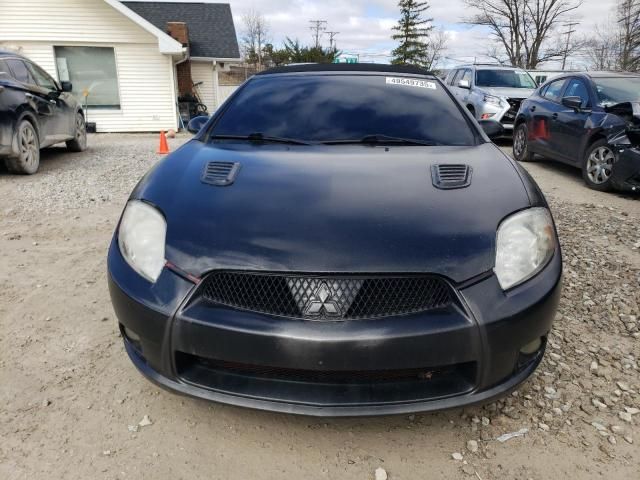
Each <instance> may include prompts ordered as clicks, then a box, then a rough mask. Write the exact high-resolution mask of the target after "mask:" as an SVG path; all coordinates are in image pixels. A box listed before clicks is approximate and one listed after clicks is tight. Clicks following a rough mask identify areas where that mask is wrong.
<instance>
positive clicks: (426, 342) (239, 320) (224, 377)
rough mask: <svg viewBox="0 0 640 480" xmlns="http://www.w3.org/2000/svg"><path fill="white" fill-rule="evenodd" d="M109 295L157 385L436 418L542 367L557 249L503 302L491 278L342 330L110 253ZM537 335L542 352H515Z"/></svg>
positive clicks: (284, 405) (235, 400) (250, 400)
mask: <svg viewBox="0 0 640 480" xmlns="http://www.w3.org/2000/svg"><path fill="white" fill-rule="evenodd" d="M108 263H109V287H110V292H111V298H112V302H113V306H114V309H115V311H116V314H117V316H118V319H119V321H120V325H121V330H122V332H123V337H124V339H125V346H126V350H127V353H128V354H129V356H130V357H131V359H132V361H133V363H134V364H135V365H136V367H137V368H138V369H139V370H140V371H141V372H142V373H143V374H144V375H145V376H146V377H148V378H149V379H151V380H152V381H154V382H155V383H157V384H159V385H161V386H163V387H166V388H168V389H170V390H174V391H177V392H180V393H183V394H187V395H191V396H195V397H200V398H205V399H209V400H214V401H219V402H223V403H230V404H234V405H240V406H246V407H252V408H259V409H265V410H273V411H280V412H288V413H298V414H305V415H318V416H356V415H376V414H394V413H407V412H414V411H430V410H440V409H445V408H451V407H459V406H463V405H469V404H473V403H478V402H485V401H488V400H489V399H491V398H493V397H495V396H498V395H501V394H503V393H504V392H507V391H509V390H511V389H513V388H515V387H516V386H517V385H518V384H519V383H520V382H522V381H523V380H525V379H526V378H527V377H528V376H529V375H530V374H531V373H532V372H533V371H534V370H535V368H536V367H537V365H538V363H539V362H540V360H541V359H542V355H543V352H544V346H545V341H544V339H545V338H546V335H547V333H548V332H549V330H550V328H551V323H552V320H553V317H554V314H555V310H556V307H557V303H558V300H559V295H560V284H561V270H562V266H561V259H560V253H559V252H558V253H557V254H556V255H555V256H554V258H553V259H552V260H551V262H550V264H549V265H548V266H547V267H546V268H545V269H544V270H543V271H542V272H541V273H540V274H538V275H537V276H536V277H534V278H533V279H531V280H530V281H528V282H526V284H525V285H522V286H520V287H517V288H515V289H513V290H512V291H510V292H507V293H506V294H505V293H504V292H502V290H501V289H500V287H499V285H498V283H497V280H496V278H495V276H493V275H489V276H487V277H485V278H484V279H482V280H480V281H478V282H476V283H474V284H473V285H469V286H466V287H465V288H460V289H458V295H459V300H460V302H459V304H458V305H455V306H453V307H451V308H448V309H443V310H439V311H433V312H428V313H422V314H414V315H406V316H398V317H389V318H382V319H375V320H354V321H345V322H322V321H316V322H314V321H304V320H295V319H287V318H275V317H270V316H267V315H261V314H256V313H251V312H241V311H237V310H233V309H229V308H223V307H218V306H214V305H211V304H208V303H206V302H205V301H203V300H201V299H200V298H199V296H198V295H196V294H194V292H196V291H197V287H196V286H194V285H193V284H192V283H190V282H189V281H187V280H185V279H183V278H182V277H180V276H178V275H177V274H175V273H173V272H172V271H170V270H168V269H165V270H164V271H163V273H162V274H161V276H160V278H159V279H158V281H157V282H156V284H154V285H153V286H150V285H149V283H148V282H146V281H145V280H144V279H142V278H141V277H139V276H138V275H137V274H136V273H135V272H133V271H132V270H131V269H130V268H129V266H128V265H127V264H126V263H125V262H124V260H123V259H122V256H121V255H120V252H119V250H118V248H117V245H116V244H115V243H112V246H111V249H110V252H109V262H108ZM536 339H541V340H542V341H541V345H540V348H538V349H537V350H536V351H534V352H530V353H528V354H526V355H525V354H522V353H520V350H521V349H522V348H523V347H524V346H525V345H527V344H530V343H531V342H532V341H535V340H536Z"/></svg>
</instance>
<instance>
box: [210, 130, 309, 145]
mask: <svg viewBox="0 0 640 480" xmlns="http://www.w3.org/2000/svg"><path fill="white" fill-rule="evenodd" d="M211 139H213V140H248V141H250V142H257V143H260V142H274V143H288V144H290V145H312V144H311V143H310V142H305V141H304V140H298V139H296V138H285V137H274V136H271V135H265V134H263V133H260V132H254V133H250V134H249V135H224V134H223V135H211Z"/></svg>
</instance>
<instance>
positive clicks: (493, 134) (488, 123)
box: [478, 120, 504, 140]
mask: <svg viewBox="0 0 640 480" xmlns="http://www.w3.org/2000/svg"><path fill="white" fill-rule="evenodd" d="M478 123H479V124H480V126H481V127H482V130H484V133H486V134H487V137H489V138H490V139H492V140H493V139H495V138H499V137H501V136H502V135H504V127H503V126H502V125H500V124H499V123H498V122H496V121H495V120H478Z"/></svg>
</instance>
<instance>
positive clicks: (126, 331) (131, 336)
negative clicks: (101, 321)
mask: <svg viewBox="0 0 640 480" xmlns="http://www.w3.org/2000/svg"><path fill="white" fill-rule="evenodd" d="M120 331H121V332H122V336H123V337H124V338H125V340H126V341H128V342H129V343H130V344H131V346H132V347H133V348H134V349H135V351H136V352H138V353H139V354H142V343H140V335H138V334H137V333H136V332H134V331H133V330H131V329H130V328H127V327H125V326H124V325H122V324H120Z"/></svg>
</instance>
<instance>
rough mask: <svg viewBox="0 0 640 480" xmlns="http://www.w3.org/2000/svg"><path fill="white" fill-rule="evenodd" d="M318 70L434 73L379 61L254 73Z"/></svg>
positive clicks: (278, 69)
mask: <svg viewBox="0 0 640 480" xmlns="http://www.w3.org/2000/svg"><path fill="white" fill-rule="evenodd" d="M320 72H329V73H330V72H353V73H357V72H374V73H375V72H378V73H400V74H402V73H404V74H412V75H428V76H430V77H434V78H435V75H434V74H433V73H432V72H430V71H428V70H426V69H424V68H421V67H416V66H413V65H388V64H381V63H306V64H297V65H287V66H283V67H274V68H270V69H268V70H264V71H262V72H259V73H257V74H256V75H258V76H259V75H274V74H281V73H320Z"/></svg>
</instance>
